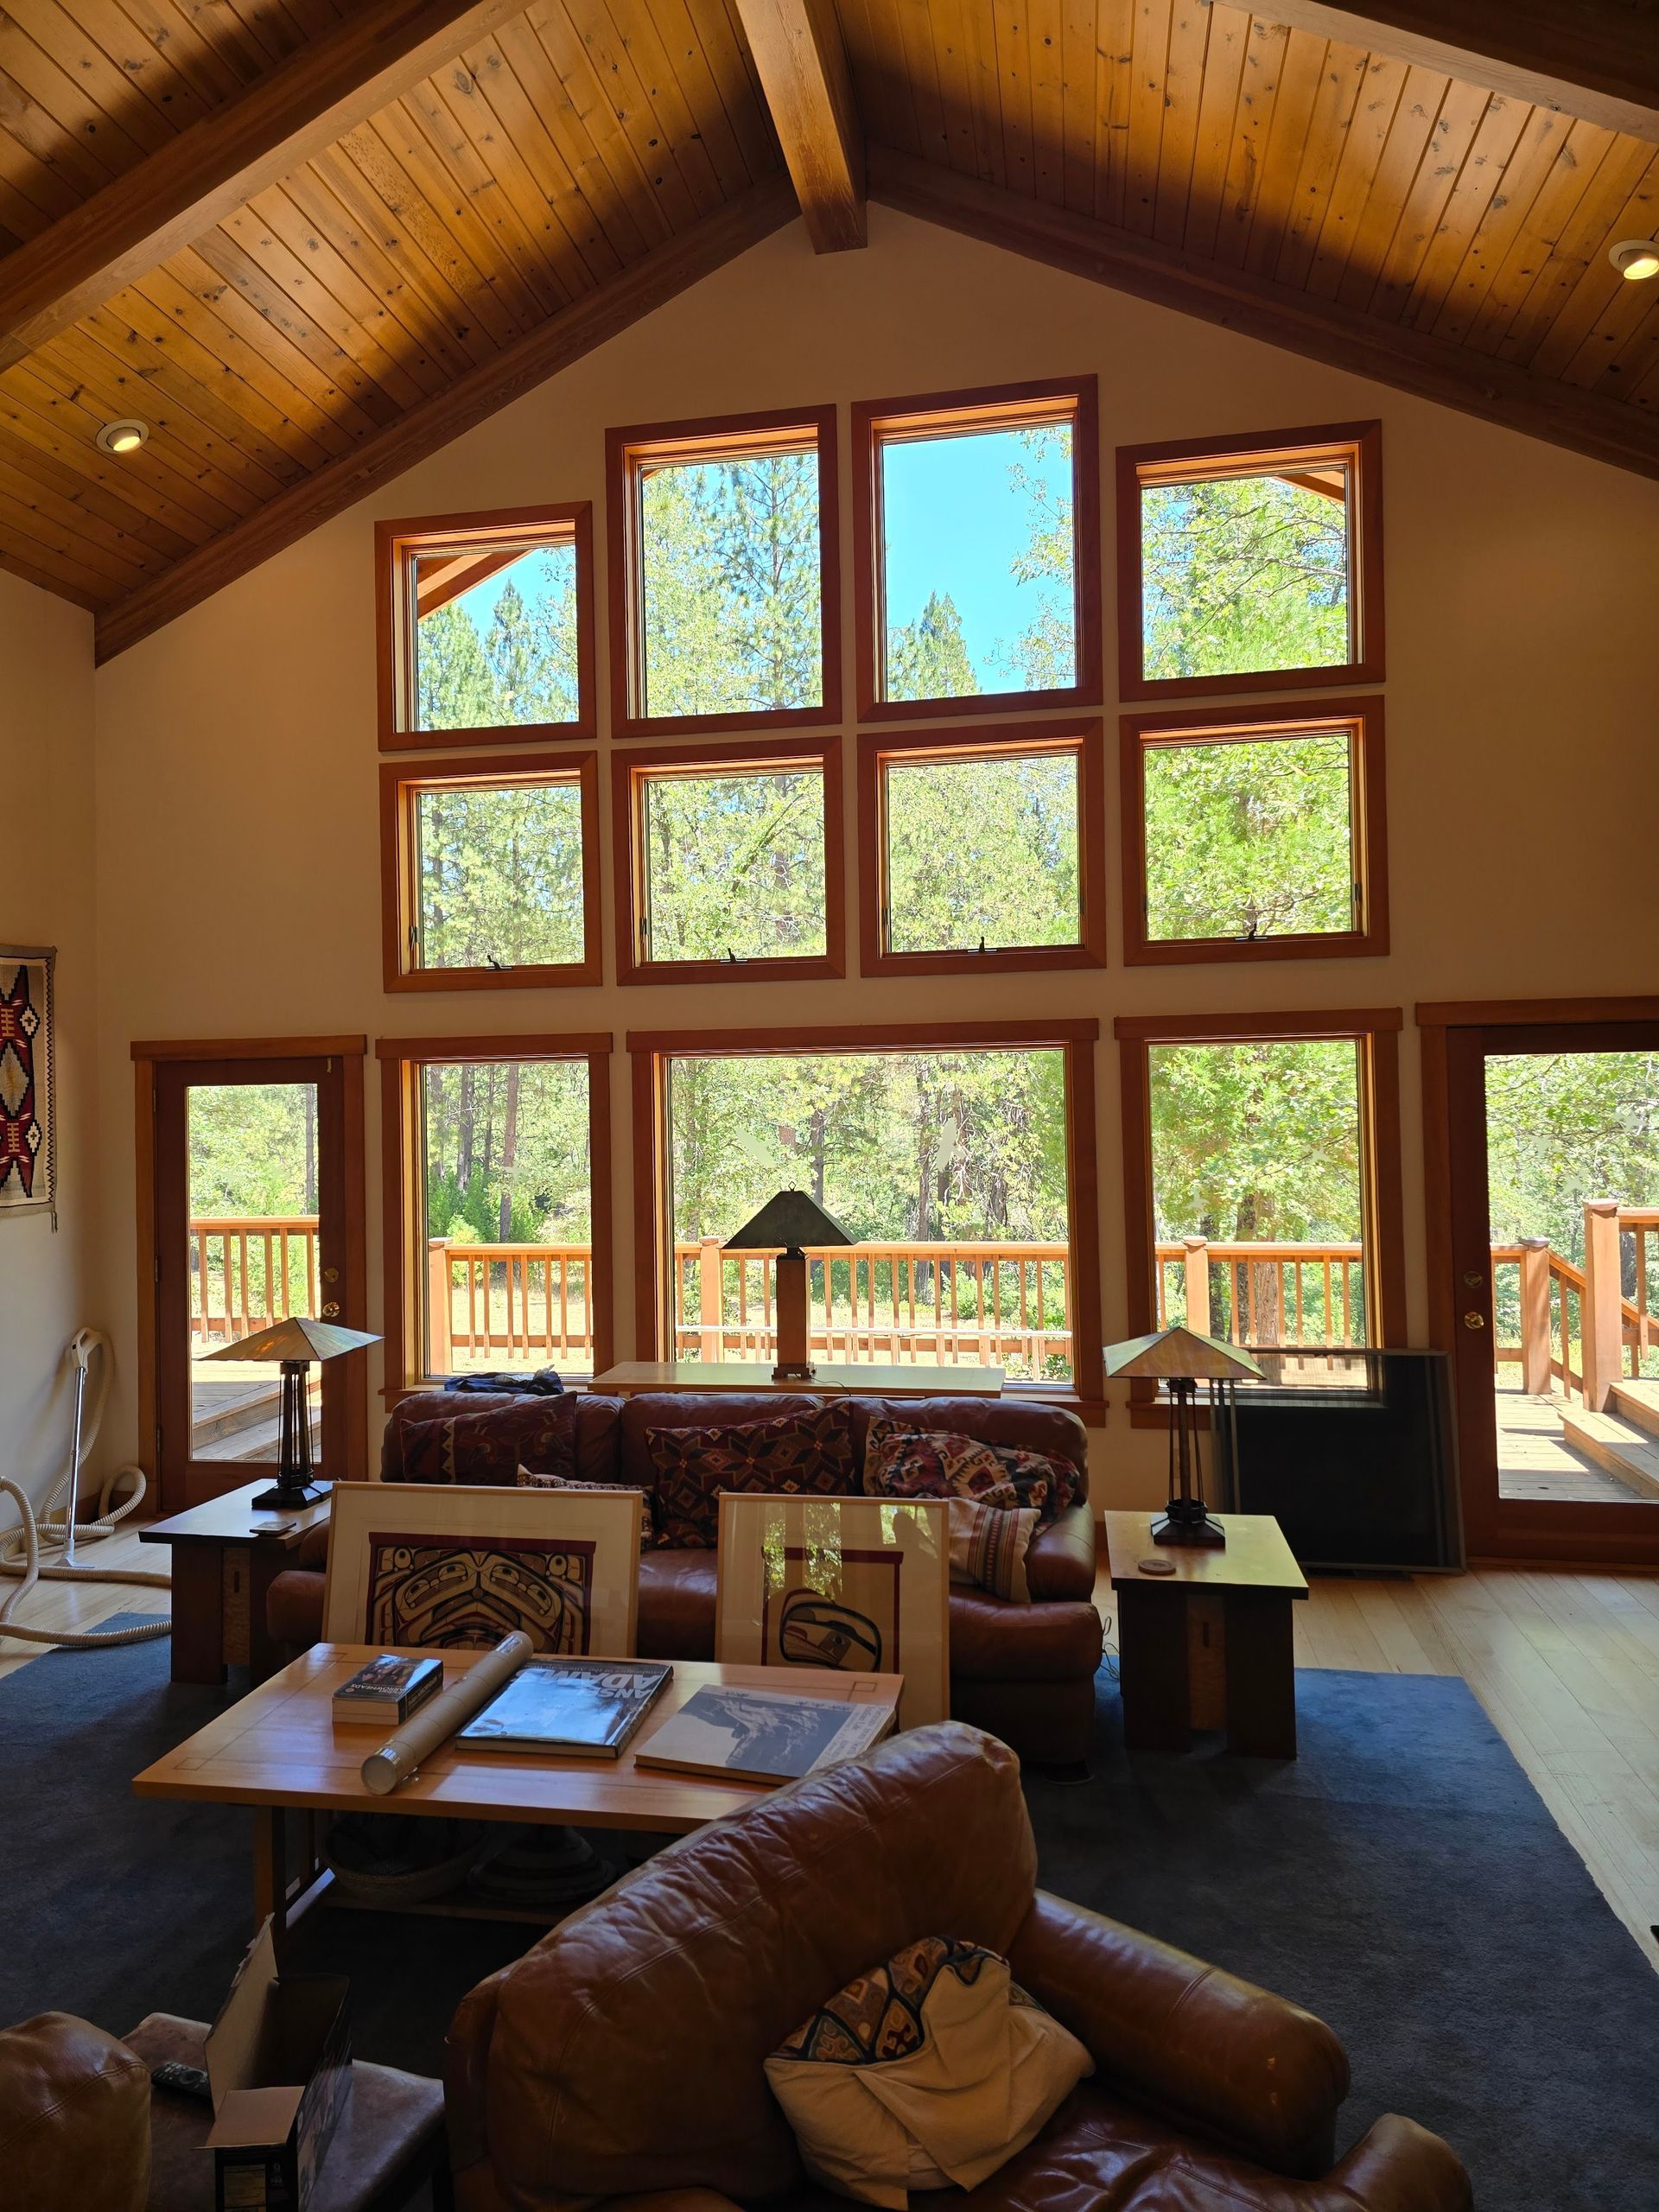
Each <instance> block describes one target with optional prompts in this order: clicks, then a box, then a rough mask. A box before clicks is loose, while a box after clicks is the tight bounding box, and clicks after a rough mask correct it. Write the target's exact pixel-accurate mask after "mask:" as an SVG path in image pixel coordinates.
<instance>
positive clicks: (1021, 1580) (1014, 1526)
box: [948, 1497, 1037, 1605]
mask: <svg viewBox="0 0 1659 2212" xmlns="http://www.w3.org/2000/svg"><path fill="white" fill-rule="evenodd" d="M948 1510H949V1515H950V1580H952V1581H953V1582H963V1583H967V1584H969V1585H970V1586H972V1587H973V1588H974V1589H976V1590H988V1591H989V1592H990V1593H991V1595H992V1597H993V1598H1006V1599H1007V1600H1008V1601H1009V1603H1010V1604H1012V1605H1029V1604H1030V1603H1031V1584H1030V1583H1029V1581H1027V1578H1026V1554H1027V1552H1028V1551H1029V1550H1030V1549H1031V1540H1032V1538H1033V1536H1034V1535H1036V1533H1037V1515H1036V1512H1035V1510H1034V1509H1033V1508H1032V1507H1031V1506H1026V1505H1022V1506H1020V1507H1018V1508H1016V1509H1015V1510H1014V1511H1012V1512H1009V1511H1007V1510H1004V1509H1003V1508H1001V1507H1000V1506H995V1505H982V1504H981V1503H980V1502H979V1501H978V1499H977V1498H972V1497H953V1498H951V1499H950V1500H949V1501H948Z"/></svg>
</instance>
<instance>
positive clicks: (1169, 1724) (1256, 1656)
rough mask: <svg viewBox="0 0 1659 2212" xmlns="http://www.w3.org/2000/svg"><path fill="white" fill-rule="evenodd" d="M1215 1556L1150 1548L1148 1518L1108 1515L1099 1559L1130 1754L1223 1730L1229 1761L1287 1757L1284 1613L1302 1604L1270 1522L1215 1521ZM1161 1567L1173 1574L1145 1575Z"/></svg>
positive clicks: (1246, 1517) (1290, 1643)
mask: <svg viewBox="0 0 1659 2212" xmlns="http://www.w3.org/2000/svg"><path fill="white" fill-rule="evenodd" d="M1217 1517H1218V1518H1219V1519H1220V1521H1221V1522H1222V1524H1223V1526H1224V1528H1225V1529H1226V1531H1227V1542H1226V1546H1225V1548H1223V1549H1220V1550H1213V1551H1212V1550H1200V1549H1197V1548H1192V1549H1189V1548H1185V1547H1184V1546H1182V1545H1179V1544H1154V1541H1152V1522H1153V1520H1154V1516H1153V1515H1152V1514H1150V1513H1146V1512H1141V1513H1108V1514H1105V1515H1104V1516H1103V1519H1104V1521H1105V1524H1106V1555H1107V1560H1108V1563H1109V1573H1110V1575H1111V1581H1112V1589H1113V1592H1114V1593H1115V1594H1116V1599H1117V1618H1118V1673H1119V1676H1120V1680H1121V1683H1122V1692H1123V1742H1124V1745H1125V1746H1126V1748H1127V1749H1128V1750H1129V1751H1185V1750H1186V1749H1187V1747H1188V1745H1189V1743H1190V1742H1191V1739H1192V1731H1193V1730H1194V1729H1199V1728H1224V1729H1225V1730H1226V1732H1227V1745H1228V1749H1229V1750H1230V1751H1240V1752H1243V1754H1244V1755H1245V1757H1247V1758H1264V1759H1294V1758H1295V1756H1296V1679H1295V1658H1294V1639H1293V1637H1292V1634H1291V1619H1290V1609H1291V1605H1292V1604H1293V1603H1294V1601H1295V1600H1296V1599H1299V1598H1306V1595H1307V1578H1306V1575H1304V1574H1303V1573H1302V1570H1301V1569H1300V1567H1298V1566H1297V1564H1296V1561H1295V1559H1294V1555H1293V1554H1292V1552H1291V1548H1290V1546H1289V1545H1288V1544H1287V1542H1286V1541H1285V1538H1284V1533H1283V1531H1282V1530H1281V1528H1280V1526H1279V1523H1278V1522H1276V1521H1275V1520H1274V1518H1273V1516H1272V1515H1271V1514H1268V1513H1226V1514H1222V1515H1220V1516H1217ZM1148 1559H1156V1560H1170V1561H1171V1562H1172V1564H1173V1567H1174V1570H1175V1571H1174V1573H1173V1574H1162V1575H1154V1574H1146V1573H1142V1572H1141V1561H1142V1560H1148Z"/></svg>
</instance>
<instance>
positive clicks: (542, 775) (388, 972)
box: [380, 753, 600, 990]
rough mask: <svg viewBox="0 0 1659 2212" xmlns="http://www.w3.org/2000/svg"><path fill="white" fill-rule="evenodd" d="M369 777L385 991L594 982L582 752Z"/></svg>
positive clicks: (592, 837) (593, 892)
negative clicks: (376, 812) (377, 843)
mask: <svg viewBox="0 0 1659 2212" xmlns="http://www.w3.org/2000/svg"><path fill="white" fill-rule="evenodd" d="M380 778H381V792H382V799H381V836H382V839H383V842H384V847H385V867H384V878H385V933H384V934H385V986H386V988H387V989H388V990H418V989H425V990H453V989H458V988H475V987H477V986H479V985H486V986H489V985H496V986H501V987H505V988H518V989H524V988H530V987H537V988H539V987H543V986H545V985H548V984H559V983H596V982H598V981H599V977H600V952H599V916H598V903H599V902H598V862H597V844H598V806H597V795H598V758H597V755H596V754H594V753H550V754H541V755H537V754H526V755H524V756H523V757H521V758H518V759H513V758H511V757H509V758H506V759H498V760H467V761H466V762H464V763H459V762H458V763H454V764H449V763H445V764H434V765H433V766H431V767H424V766H423V767H420V768H415V767H407V768H406V767H401V766H393V765H391V763H387V764H386V765H385V766H383V767H382V769H381V772H380Z"/></svg>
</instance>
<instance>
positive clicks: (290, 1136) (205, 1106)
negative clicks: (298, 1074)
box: [186, 1083, 317, 1219]
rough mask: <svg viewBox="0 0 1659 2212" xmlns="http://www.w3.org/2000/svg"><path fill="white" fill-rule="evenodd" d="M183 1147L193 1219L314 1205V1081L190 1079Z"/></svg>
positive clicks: (300, 1211)
mask: <svg viewBox="0 0 1659 2212" xmlns="http://www.w3.org/2000/svg"><path fill="white" fill-rule="evenodd" d="M186 1149H187V1154H188V1180H189V1190H190V1212H191V1216H192V1217H193V1219H204V1218H206V1219H212V1218H213V1217H214V1216H217V1215H232V1214H264V1215H266V1216H268V1217H269V1216H274V1215H289V1216H302V1215H305V1214H314V1213H315V1211H316V1210H317V1087H316V1085H315V1084H313V1083H226V1084H193V1085H192V1087H191V1090H190V1092H189V1094H188V1121H187V1131H186Z"/></svg>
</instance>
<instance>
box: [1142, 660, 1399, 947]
mask: <svg viewBox="0 0 1659 2212" xmlns="http://www.w3.org/2000/svg"><path fill="white" fill-rule="evenodd" d="M1119 728H1120V730H1121V732H1122V736H1121V740H1120V750H1119V765H1120V772H1121V774H1120V781H1121V797H1122V804H1121V807H1120V810H1119V812H1120V817H1121V823H1122V841H1123V842H1122V860H1123V959H1124V963H1125V965H1126V966H1128V967H1130V968H1148V967H1176V966H1185V965H1189V964H1192V963H1197V962H1205V963H1211V962H1219V961H1230V960H1246V961H1259V960H1353V959H1367V958H1373V957H1377V958H1380V957H1382V956H1383V954H1385V953H1386V952H1387V951H1388V950H1389V824H1388V776H1387V766H1386V756H1385V753H1384V748H1383V702H1382V700H1381V699H1380V698H1378V697H1376V696H1375V695H1373V696H1368V697H1365V698H1359V699H1332V700H1331V701H1329V702H1324V703H1321V704H1320V705H1319V706H1317V707H1314V706H1308V707H1282V706H1279V707H1235V708H1230V709H1222V710H1212V711H1211V712H1210V713H1207V714H1205V713H1200V712H1198V710H1196V709H1191V708H1189V709H1186V710H1185V712H1183V711H1181V710H1180V709H1175V710H1173V711H1172V712H1168V713H1162V714H1141V715H1123V716H1122V720H1121V721H1120V724H1119ZM1344 728H1346V729H1347V730H1348V732H1349V733H1350V736H1349V747H1350V750H1349V759H1350V761H1351V785H1350V791H1351V804H1352V817H1353V863H1354V868H1355V870H1356V874H1357V881H1358V883H1359V885H1360V912H1361V913H1362V915H1363V919H1364V926H1363V928H1361V929H1357V930H1340V931H1338V930H1332V931H1329V932H1327V933H1322V934H1320V935H1318V936H1314V935H1307V936H1303V937H1269V938H1253V939H1251V940H1249V942H1242V941H1241V940H1239V939H1237V938H1151V937H1149V936H1148V935H1147V817H1146V755H1147V747H1148V743H1149V742H1151V743H1161V744H1168V743H1169V742H1170V741H1172V740H1189V741H1192V743H1193V744H1198V745H1217V744H1227V743H1230V742H1236V743H1239V744H1249V743H1250V742H1251V741H1253V740H1254V741H1262V740H1263V739H1270V738H1274V737H1281V736H1282V737H1291V738H1294V737H1299V736H1309V737H1311V736H1315V735H1318V734H1320V733H1323V732H1326V731H1332V730H1341V729H1344Z"/></svg>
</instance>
